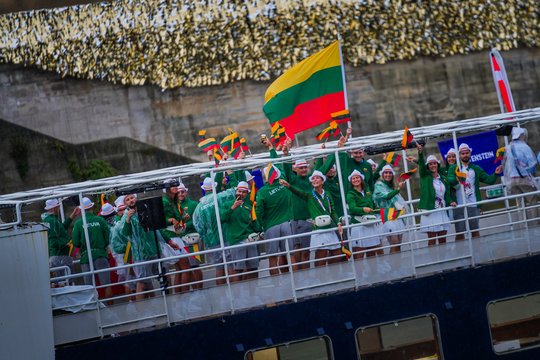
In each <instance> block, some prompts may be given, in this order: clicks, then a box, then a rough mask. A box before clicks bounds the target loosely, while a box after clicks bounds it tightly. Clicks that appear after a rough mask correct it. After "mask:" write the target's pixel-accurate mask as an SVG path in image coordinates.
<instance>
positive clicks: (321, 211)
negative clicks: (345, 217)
mask: <svg viewBox="0 0 540 360" xmlns="http://www.w3.org/2000/svg"><path fill="white" fill-rule="evenodd" d="M290 190H291V191H292V192H293V193H294V194H296V195H298V196H299V197H301V198H303V199H304V200H305V201H306V202H307V210H308V211H309V214H310V217H311V219H313V220H315V218H316V217H317V216H321V215H330V217H331V218H332V223H330V225H327V226H323V227H318V226H317V225H315V224H313V230H321V229H330V228H332V227H336V226H337V223H338V218H337V215H336V211H335V210H336V209H335V207H334V201H333V200H332V197H331V196H329V194H328V193H327V192H326V191H325V192H324V193H323V196H322V197H321V196H320V195H318V194H316V193H315V191H314V190H313V188H311V190H310V191H309V192H306V191H304V190H302V189H300V188H298V187H296V186H294V185H291V187H290ZM316 196H317V197H316ZM317 199H318V200H317ZM319 201H320V203H319ZM321 203H322V204H323V206H321Z"/></svg>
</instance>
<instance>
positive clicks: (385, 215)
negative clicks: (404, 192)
mask: <svg viewBox="0 0 540 360" xmlns="http://www.w3.org/2000/svg"><path fill="white" fill-rule="evenodd" d="M404 212H405V209H401V210H398V209H396V208H388V209H381V210H380V214H381V221H382V223H383V224H384V223H385V222H387V221H394V220H396V219H397V218H398V217H400V216H401V215H403V213H404Z"/></svg>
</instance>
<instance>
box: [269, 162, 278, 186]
mask: <svg viewBox="0 0 540 360" xmlns="http://www.w3.org/2000/svg"><path fill="white" fill-rule="evenodd" d="M266 174H267V180H268V183H269V184H270V185H272V184H273V183H274V180H276V178H277V176H278V172H277V171H276V168H275V167H274V165H273V164H272V163H269V164H268V166H267V167H266Z"/></svg>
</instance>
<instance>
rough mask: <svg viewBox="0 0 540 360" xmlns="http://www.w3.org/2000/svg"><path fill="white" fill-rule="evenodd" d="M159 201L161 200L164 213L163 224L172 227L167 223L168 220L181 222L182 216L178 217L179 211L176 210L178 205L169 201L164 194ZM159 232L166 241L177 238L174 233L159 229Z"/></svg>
mask: <svg viewBox="0 0 540 360" xmlns="http://www.w3.org/2000/svg"><path fill="white" fill-rule="evenodd" d="M161 199H162V200H163V212H164V213H165V223H166V224H167V226H171V225H172V224H171V223H170V222H169V219H170V218H174V219H176V220H177V221H181V220H182V216H180V211H179V210H178V203H177V202H174V201H173V200H171V199H169V197H168V196H167V195H166V194H165V195H164V196H163V197H162V198H161ZM160 231H161V235H163V237H165V239H166V240H170V239H171V238H174V237H177V236H178V235H177V234H176V233H175V232H174V231H170V230H167V229H161V230H160Z"/></svg>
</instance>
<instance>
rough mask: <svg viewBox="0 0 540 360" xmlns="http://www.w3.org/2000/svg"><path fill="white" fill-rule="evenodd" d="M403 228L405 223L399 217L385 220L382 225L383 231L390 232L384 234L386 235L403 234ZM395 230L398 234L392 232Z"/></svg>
mask: <svg viewBox="0 0 540 360" xmlns="http://www.w3.org/2000/svg"><path fill="white" fill-rule="evenodd" d="M403 230H405V223H404V222H403V220H401V219H397V220H389V221H387V222H385V223H384V224H383V226H382V232H383V233H390V234H386V236H391V235H401V234H403V232H402V231H403ZM396 232H399V234H392V233H396Z"/></svg>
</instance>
